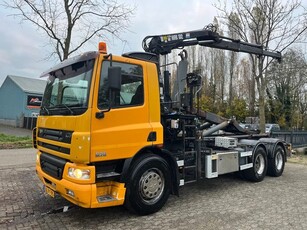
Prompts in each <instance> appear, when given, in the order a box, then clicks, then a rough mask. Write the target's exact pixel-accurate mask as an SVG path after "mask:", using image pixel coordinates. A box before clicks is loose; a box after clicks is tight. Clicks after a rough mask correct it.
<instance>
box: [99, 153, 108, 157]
mask: <svg viewBox="0 0 307 230" xmlns="http://www.w3.org/2000/svg"><path fill="white" fill-rule="evenodd" d="M106 156H107V153H106V152H100V153H96V157H106Z"/></svg>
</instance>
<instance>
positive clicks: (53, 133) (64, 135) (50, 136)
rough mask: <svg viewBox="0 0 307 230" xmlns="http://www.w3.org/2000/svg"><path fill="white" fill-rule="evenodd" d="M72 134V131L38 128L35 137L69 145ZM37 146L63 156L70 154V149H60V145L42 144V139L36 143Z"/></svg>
mask: <svg viewBox="0 0 307 230" xmlns="http://www.w3.org/2000/svg"><path fill="white" fill-rule="evenodd" d="M72 134H73V132H72V131H66V130H56V129H45V128H39V129H38V135H37V136H38V137H39V138H43V139H46V140H52V141H57V142H61V143H67V144H70V143H71V138H72ZM37 144H38V145H39V146H41V147H44V148H47V149H51V150H54V151H57V152H61V153H64V154H70V148H66V147H62V146H60V145H54V144H49V143H46V142H44V141H43V140H42V139H41V140H40V141H38V142H37Z"/></svg>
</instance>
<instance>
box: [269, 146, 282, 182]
mask: <svg viewBox="0 0 307 230" xmlns="http://www.w3.org/2000/svg"><path fill="white" fill-rule="evenodd" d="M285 158H286V156H285V150H284V149H283V148H282V147H281V146H280V145H278V146H276V148H275V151H274V156H273V158H272V159H268V164H269V165H268V166H269V167H268V174H269V175H270V176H274V177H279V176H281V175H282V173H283V171H284V168H285Z"/></svg>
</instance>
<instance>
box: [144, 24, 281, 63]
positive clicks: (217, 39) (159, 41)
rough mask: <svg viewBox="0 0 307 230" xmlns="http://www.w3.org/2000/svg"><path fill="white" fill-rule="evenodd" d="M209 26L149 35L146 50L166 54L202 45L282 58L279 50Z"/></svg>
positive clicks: (146, 39)
mask: <svg viewBox="0 0 307 230" xmlns="http://www.w3.org/2000/svg"><path fill="white" fill-rule="evenodd" d="M208 28H209V27H206V28H205V29H202V30H194V31H188V32H182V33H173V34H163V35H153V36H147V37H145V38H144V39H143V49H144V50H145V51H146V52H150V53H155V54H161V55H165V54H168V53H170V52H171V51H172V50H173V49H177V48H183V47H186V46H193V45H200V46H206V47H211V48H216V49H223V50H231V51H235V52H244V53H249V54H256V55H259V56H268V57H272V58H275V59H277V60H278V61H280V60H281V53H280V52H278V51H271V50H268V49H265V48H264V47H263V46H262V45H258V44H253V43H249V42H243V41H241V40H238V39H232V38H228V37H225V36H221V35H219V34H218V33H217V32H215V31H213V29H208Z"/></svg>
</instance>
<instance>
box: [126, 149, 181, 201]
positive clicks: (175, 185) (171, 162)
mask: <svg viewBox="0 0 307 230" xmlns="http://www.w3.org/2000/svg"><path fill="white" fill-rule="evenodd" d="M149 153H154V154H157V155H158V156H159V157H161V158H162V159H164V160H165V161H166V162H167V163H168V166H169V170H170V174H171V184H172V187H171V193H172V194H174V195H177V196H178V195H179V172H178V166H177V162H176V160H175V158H174V157H173V156H172V154H171V152H169V151H167V150H165V149H160V148H158V147H156V146H148V147H144V148H142V149H141V150H140V151H138V152H137V153H136V154H135V155H134V156H133V157H132V158H128V159H126V160H125V162H124V165H123V169H122V174H121V178H120V182H122V183H127V181H128V178H129V176H130V169H131V167H132V166H133V163H134V162H136V160H137V159H139V158H140V157H141V156H144V154H149ZM174 169H175V170H174Z"/></svg>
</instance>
